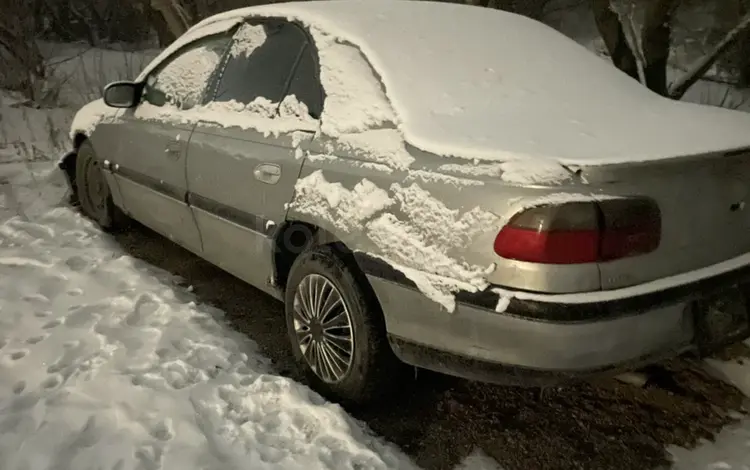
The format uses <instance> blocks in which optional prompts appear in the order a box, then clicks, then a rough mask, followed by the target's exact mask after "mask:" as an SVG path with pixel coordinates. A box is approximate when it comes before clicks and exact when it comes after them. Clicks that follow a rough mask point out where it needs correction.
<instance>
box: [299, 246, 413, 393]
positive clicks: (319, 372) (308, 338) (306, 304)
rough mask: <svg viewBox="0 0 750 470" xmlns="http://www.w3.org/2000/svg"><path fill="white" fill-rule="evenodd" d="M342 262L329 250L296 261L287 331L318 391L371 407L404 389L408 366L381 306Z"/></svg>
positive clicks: (316, 250)
mask: <svg viewBox="0 0 750 470" xmlns="http://www.w3.org/2000/svg"><path fill="white" fill-rule="evenodd" d="M342 258H343V256H342V255H341V254H340V253H339V252H337V250H336V249H334V248H333V247H332V246H329V245H324V246H317V247H315V246H314V247H311V248H309V249H308V250H306V251H305V252H303V253H302V254H300V256H299V257H298V258H297V259H296V260H295V262H294V264H293V265H292V269H291V272H290V275H289V280H288V282H287V290H286V298H285V300H286V307H285V309H286V322H287V330H288V333H289V339H290V341H291V343H292V349H293V352H294V355H295V357H296V359H297V361H298V363H299V364H300V365H301V366H302V367H303V368H304V369H305V372H306V374H307V376H308V378H309V380H310V382H311V385H312V386H313V388H315V389H316V390H317V391H318V392H320V393H321V394H323V395H324V396H327V397H328V398H332V399H334V400H338V401H341V402H344V403H347V404H353V405H366V404H369V403H372V402H373V401H375V400H376V399H380V398H383V397H386V396H388V395H390V392H393V391H394V390H395V389H396V387H397V386H399V385H401V383H399V382H400V379H401V378H402V377H405V376H406V375H405V374H404V372H406V366H405V365H404V364H402V363H401V362H399V361H398V359H397V358H396V357H395V355H394V354H393V351H392V350H391V348H390V345H389V344H388V340H387V338H386V332H385V322H384V320H383V316H382V313H381V312H380V309H379V307H378V305H377V301H376V300H375V299H374V298H372V295H371V294H368V291H367V290H366V289H364V288H363V286H362V282H363V281H362V280H361V279H358V278H357V276H355V274H354V272H353V270H352V269H350V268H349V267H348V266H347V264H346V263H345V262H344V260H343V259H342Z"/></svg>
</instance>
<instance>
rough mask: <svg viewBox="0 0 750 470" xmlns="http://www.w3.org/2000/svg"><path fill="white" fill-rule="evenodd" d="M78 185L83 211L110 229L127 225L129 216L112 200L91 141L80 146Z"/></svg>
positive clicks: (101, 225)
mask: <svg viewBox="0 0 750 470" xmlns="http://www.w3.org/2000/svg"><path fill="white" fill-rule="evenodd" d="M76 186H77V192H78V201H79V202H80V204H81V210H83V213H84V214H85V215H86V216H88V217H89V218H90V219H92V220H93V221H94V222H96V223H97V224H99V226H100V227H101V228H102V229H104V230H108V231H112V230H117V229H121V228H123V227H125V226H126V225H127V222H128V217H127V216H126V215H125V214H124V213H123V212H122V211H121V210H120V209H119V208H118V207H117V206H115V204H114V202H113V201H112V193H111V191H110V188H109V184H107V180H106V178H105V177H104V170H103V169H102V167H101V162H100V161H99V159H98V158H97V156H96V153H95V152H94V147H93V146H92V145H91V143H90V142H89V141H84V142H83V143H82V144H81V146H80V147H79V148H78V156H77V157H76Z"/></svg>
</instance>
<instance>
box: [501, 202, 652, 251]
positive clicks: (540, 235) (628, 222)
mask: <svg viewBox="0 0 750 470" xmlns="http://www.w3.org/2000/svg"><path fill="white" fill-rule="evenodd" d="M660 240H661V212H660V211H659V207H658V206H657V205H656V203H655V202H654V201H652V200H650V199H646V198H623V199H606V200H603V201H599V202H568V203H563V204H556V205H543V206H536V207H532V208H530V209H527V210H525V211H523V212H521V213H519V214H516V215H515V216H513V218H512V219H511V220H510V221H509V222H508V224H507V225H506V226H505V227H503V229H502V230H501V231H500V233H498V234H497V237H496V238H495V253H497V254H498V255H500V256H502V257H503V258H508V259H515V260H519V261H528V262H531V263H544V264H579V263H596V262H601V261H611V260H615V259H620V258H627V257H629V256H636V255H641V254H645V253H649V252H652V251H654V250H655V249H656V248H657V247H658V246H659V242H660Z"/></svg>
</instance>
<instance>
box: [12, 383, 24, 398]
mask: <svg viewBox="0 0 750 470" xmlns="http://www.w3.org/2000/svg"><path fill="white" fill-rule="evenodd" d="M24 390H26V382H24V381H23V380H21V381H20V382H16V384H15V385H13V393H14V394H16V395H20V394H22V393H23V391H24Z"/></svg>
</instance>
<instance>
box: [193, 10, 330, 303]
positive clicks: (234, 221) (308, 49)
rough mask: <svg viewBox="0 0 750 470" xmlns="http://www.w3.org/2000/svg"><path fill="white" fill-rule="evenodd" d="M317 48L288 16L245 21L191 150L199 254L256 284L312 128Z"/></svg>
mask: <svg viewBox="0 0 750 470" xmlns="http://www.w3.org/2000/svg"><path fill="white" fill-rule="evenodd" d="M314 54H315V52H314V47H313V46H312V45H311V43H310V41H309V39H308V36H307V35H306V33H305V32H304V31H303V30H302V29H301V28H299V27H298V26H296V25H294V24H292V23H288V22H285V21H277V20H274V21H262V22H257V21H256V22H255V23H248V24H245V25H243V26H242V27H241V28H240V29H239V30H238V31H237V33H236V35H235V37H234V42H233V44H232V46H231V47H230V49H229V54H228V55H227V58H226V61H225V63H224V64H223V66H222V67H223V69H221V73H220V76H219V78H218V80H217V83H216V87H215V90H213V93H212V99H211V100H210V101H209V102H208V103H207V104H206V106H205V109H204V111H203V112H202V114H201V122H199V124H198V126H197V127H196V129H195V131H194V132H193V135H192V137H191V140H190V144H189V148H188V167H187V182H188V190H189V194H188V202H189V204H190V206H191V208H192V210H193V214H194V216H195V220H196V222H197V224H198V228H199V230H200V233H201V236H202V239H203V248H204V251H203V254H204V256H205V257H206V258H207V259H209V260H211V261H212V262H214V263H216V264H217V265H219V266H221V267H222V268H224V269H225V270H227V271H229V272H231V273H233V274H235V275H236V276H238V277H240V278H242V279H244V280H245V281H247V282H249V283H251V284H253V285H255V286H257V287H259V288H261V289H266V288H267V281H268V280H269V278H270V276H271V274H272V272H273V269H272V256H271V249H272V236H273V234H274V229H275V227H276V226H278V225H280V224H281V223H282V222H283V221H284V219H285V216H286V207H285V206H286V203H288V202H289V201H290V199H291V197H292V194H293V191H294V184H295V183H296V181H297V177H298V175H299V172H300V167H301V165H302V159H297V158H295V153H296V151H297V150H298V148H299V146H300V145H304V143H305V142H307V141H309V140H310V139H311V138H312V136H313V134H314V131H315V130H316V129H317V128H318V123H317V120H316V118H317V117H318V116H319V115H320V111H321V108H322V103H321V100H322V93H321V88H320V84H319V82H318V80H317V78H316V77H317V73H316V69H315V67H316V59H315V56H314ZM292 95H294V96H292ZM303 103H304V104H303Z"/></svg>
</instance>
